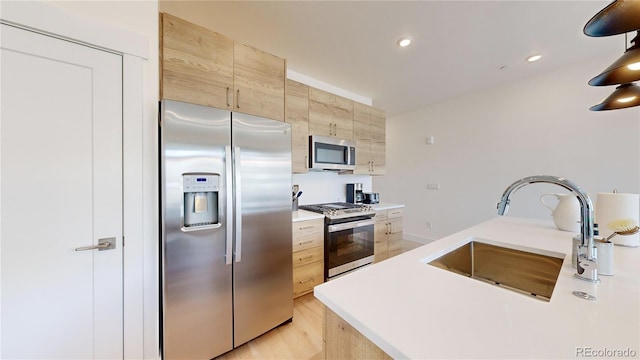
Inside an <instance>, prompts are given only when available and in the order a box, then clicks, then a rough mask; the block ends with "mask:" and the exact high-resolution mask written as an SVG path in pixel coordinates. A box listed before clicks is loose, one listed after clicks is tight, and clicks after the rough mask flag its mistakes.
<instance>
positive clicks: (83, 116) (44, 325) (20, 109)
mask: <svg viewBox="0 0 640 360" xmlns="http://www.w3.org/2000/svg"><path fill="white" fill-rule="evenodd" d="M0 34H1V40H2V41H1V43H0V47H1V56H0V66H1V71H2V72H1V79H2V81H1V90H0V91H1V102H0V107H1V116H0V165H1V166H0V186H1V193H0V195H1V196H0V261H1V264H0V265H1V276H2V277H1V281H2V282H1V284H2V287H1V297H0V298H1V303H0V305H1V307H2V310H1V318H0V321H1V324H0V325H1V329H2V333H1V343H0V345H1V347H0V351H1V353H0V356H1V357H2V358H12V359H13V358H30V359H35V358H40V359H51V358H58V359H90V358H109V359H114V358H122V354H123V345H122V344H123V343H122V341H123V340H122V334H123V320H122V318H123V304H122V294H123V288H122V95H121V94H122V57H121V56H119V55H116V54H112V53H108V52H105V51H101V50H97V49H94V48H90V47H87V46H83V45H79V44H75V43H71V42H68V41H64V40H60V39H56V38H53V37H49V36H45V35H41V34H37V33H34V32H30V31H26V30H22V29H17V28H14V27H11V26H7V25H2V29H1V32H0ZM103 238H112V239H114V240H115V242H116V246H115V249H112V250H103V251H100V250H86V251H75V249H76V248H80V247H86V246H92V245H97V244H98V241H99V239H103ZM112 241H113V240H112Z"/></svg>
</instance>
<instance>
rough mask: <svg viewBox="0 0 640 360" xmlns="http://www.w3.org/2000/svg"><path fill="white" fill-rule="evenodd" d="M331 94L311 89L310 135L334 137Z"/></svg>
mask: <svg viewBox="0 0 640 360" xmlns="http://www.w3.org/2000/svg"><path fill="white" fill-rule="evenodd" d="M331 96H332V95H331V93H328V92H326V91H322V90H319V89H316V88H313V87H309V135H321V136H333V132H334V130H333V105H332V101H331Z"/></svg>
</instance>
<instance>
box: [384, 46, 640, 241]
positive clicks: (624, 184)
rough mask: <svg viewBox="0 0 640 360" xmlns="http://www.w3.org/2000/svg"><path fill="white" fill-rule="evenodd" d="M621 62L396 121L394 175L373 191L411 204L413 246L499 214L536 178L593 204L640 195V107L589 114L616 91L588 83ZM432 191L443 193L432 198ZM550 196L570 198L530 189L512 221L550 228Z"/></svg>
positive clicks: (579, 68)
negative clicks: (600, 197)
mask: <svg viewBox="0 0 640 360" xmlns="http://www.w3.org/2000/svg"><path fill="white" fill-rule="evenodd" d="M618 56H619V54H614V55H612V56H608V57H604V58H599V59H594V60H592V61H588V62H583V63H578V64H574V65H572V66H568V67H565V68H560V69H557V70H555V71H552V72H549V73H546V74H544V75H542V76H537V77H533V78H528V79H525V80H522V81H519V82H515V83H511V84H507V85H502V86H499V87H495V88H492V89H488V90H486V91H482V92H477V93H473V94H470V95H467V96H464V97H460V98H457V99H453V100H450V101H446V102H443V103H439V104H435V105H432V106H428V107H425V108H423V109H419V110H417V111H412V112H409V113H404V114H401V115H398V116H395V117H393V118H390V119H388V120H387V175H386V176H384V177H374V179H373V189H374V191H378V192H380V193H382V194H384V196H385V201H389V202H395V203H404V204H405V205H406V208H405V213H404V229H405V238H409V239H414V240H418V241H428V240H433V239H438V238H441V237H443V236H446V235H449V234H452V233H454V232H456V231H459V230H462V229H464V228H466V227H469V226H471V225H474V224H476V223H479V222H481V221H485V220H487V219H490V218H492V217H494V216H497V215H496V203H497V202H498V201H499V199H500V195H501V194H502V192H503V191H504V190H505V188H506V187H507V186H508V185H509V184H511V183H513V182H514V181H516V180H517V179H520V178H523V177H526V176H530V175H556V176H562V177H566V178H568V179H570V180H572V181H574V182H576V183H577V184H578V185H580V186H581V187H582V188H583V189H584V190H585V191H587V192H588V193H589V194H590V197H591V198H592V201H594V203H595V198H596V196H595V195H596V193H597V192H610V191H612V190H613V189H617V190H618V191H619V192H631V193H638V192H640V108H638V107H636V108H630V109H624V110H616V111H608V112H592V111H589V110H588V108H589V107H590V106H592V105H595V104H597V103H598V102H599V101H600V100H601V99H603V98H604V97H606V96H607V95H608V94H609V93H611V92H612V91H613V89H614V88H613V87H606V88H595V87H590V86H588V85H587V81H588V80H589V79H591V78H592V77H594V76H595V75H597V74H599V73H600V71H602V70H603V69H604V68H606V67H607V66H608V65H609V64H610V63H611V62H613V61H614V60H615V59H616V58H617V57H618ZM426 86H428V85H426ZM428 136H434V138H435V143H434V144H433V145H427V144H426V138H427V137H428ZM428 183H438V184H440V186H441V188H440V190H428V189H427V184H428ZM544 192H560V193H563V192H566V191H565V190H564V189H562V188H560V187H557V186H553V185H547V184H535V185H530V186H527V187H525V188H523V189H521V190H520V191H519V192H518V193H517V194H515V195H514V196H512V202H511V208H510V211H509V214H508V215H509V216H520V217H531V218H539V219H549V221H551V217H550V212H549V210H548V209H546V208H544V207H543V206H542V205H541V204H540V203H539V201H538V197H539V196H540V194H542V193H544ZM427 221H431V222H432V228H431V229H428V228H427V226H426V223H427ZM550 224H551V225H552V223H550ZM568 234H569V233H568Z"/></svg>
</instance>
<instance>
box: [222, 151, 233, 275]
mask: <svg viewBox="0 0 640 360" xmlns="http://www.w3.org/2000/svg"><path fill="white" fill-rule="evenodd" d="M224 154H225V170H224V171H225V188H226V189H227V191H226V193H225V197H226V200H227V204H226V208H227V215H226V218H227V220H226V224H225V226H226V230H227V233H226V241H225V257H224V258H225V264H226V265H231V262H232V256H233V255H232V249H233V226H232V225H233V189H232V188H231V186H232V184H233V173H232V171H233V169H232V168H231V161H232V160H231V146H225V147H224Z"/></svg>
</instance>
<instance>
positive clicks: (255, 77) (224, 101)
mask: <svg viewBox="0 0 640 360" xmlns="http://www.w3.org/2000/svg"><path fill="white" fill-rule="evenodd" d="M160 24H161V27H162V30H161V32H160V36H161V40H160V59H161V66H160V68H161V76H160V98H161V99H170V100H177V101H184V102H189V103H194V104H200V105H205V106H212V107H216V108H222V109H229V110H233V111H238V112H242V113H246V114H251V115H256V116H262V117H266V118H270V119H275V120H280V121H284V97H285V94H284V89H285V79H286V62H285V60H284V59H283V58H279V57H277V56H274V55H271V54H269V53H266V52H264V51H262V50H259V49H256V48H254V47H251V46H248V45H243V44H240V43H237V42H234V41H233V40H232V39H230V38H227V37H225V36H223V35H220V34H218V33H216V32H214V31H211V30H208V29H206V28H203V27H201V26H198V25H195V24H192V23H190V22H187V21H185V20H182V19H179V18H177V17H175V16H173V15H170V14H166V13H162V14H161V21H160Z"/></svg>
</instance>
